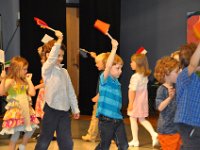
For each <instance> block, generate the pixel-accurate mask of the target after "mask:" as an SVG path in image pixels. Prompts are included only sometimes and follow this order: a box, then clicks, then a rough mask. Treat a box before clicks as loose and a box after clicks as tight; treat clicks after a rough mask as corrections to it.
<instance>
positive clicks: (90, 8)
mask: <svg viewBox="0 0 200 150" xmlns="http://www.w3.org/2000/svg"><path fill="white" fill-rule="evenodd" d="M120 5H121V3H120V0H81V1H80V47H81V48H84V49H87V50H88V51H95V52H96V53H97V54H100V53H102V52H108V51H110V50H111V41H110V39H109V38H108V37H107V36H105V35H104V34H102V33H101V32H100V31H99V30H97V29H95V28H94V22H95V21H96V19H99V20H102V21H104V22H106V23H109V24H110V30H109V33H110V34H111V35H112V36H113V37H114V38H115V39H117V40H118V41H119V40H120V38H119V37H120ZM119 52H120V50H118V53H119ZM97 81H98V71H97V68H96V67H95V62H94V59H92V58H90V57H88V58H83V57H80V95H79V98H80V99H79V104H80V109H81V113H82V114H91V112H92V105H93V103H92V101H91V98H92V97H94V96H95V95H96V87H97Z"/></svg>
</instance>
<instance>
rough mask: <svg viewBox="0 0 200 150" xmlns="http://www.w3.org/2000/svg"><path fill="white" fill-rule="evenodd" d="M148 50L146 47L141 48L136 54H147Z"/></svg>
mask: <svg viewBox="0 0 200 150" xmlns="http://www.w3.org/2000/svg"><path fill="white" fill-rule="evenodd" d="M146 53H147V50H146V49H145V48H144V47H140V48H139V49H138V50H137V51H136V54H146Z"/></svg>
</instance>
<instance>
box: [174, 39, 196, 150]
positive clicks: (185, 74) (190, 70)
mask: <svg viewBox="0 0 200 150" xmlns="http://www.w3.org/2000/svg"><path fill="white" fill-rule="evenodd" d="M190 45H191V44H190ZM190 45H189V44H186V45H185V46H184V47H185V48H184V47H182V48H181V49H180V54H181V55H180V62H181V66H183V70H182V72H181V73H180V74H179V75H178V78H177V83H176V94H177V95H176V102H177V109H176V114H175V119H174V121H175V123H177V127H178V132H179V133H180V135H181V139H182V141H183V144H182V146H181V149H191V150H199V149H200V91H199V89H200V76H199V74H198V72H200V43H199V44H198V46H197V48H196V50H195V51H194V52H193V48H192V47H191V46H190ZM192 52H193V54H192V55H190V54H191V53H192ZM190 56H192V57H190ZM188 62H189V63H188Z"/></svg>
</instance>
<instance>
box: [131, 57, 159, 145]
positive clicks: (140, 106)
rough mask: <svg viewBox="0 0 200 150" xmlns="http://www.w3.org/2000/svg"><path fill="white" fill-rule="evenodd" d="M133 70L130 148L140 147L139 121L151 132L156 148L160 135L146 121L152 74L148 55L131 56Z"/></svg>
mask: <svg viewBox="0 0 200 150" xmlns="http://www.w3.org/2000/svg"><path fill="white" fill-rule="evenodd" d="M131 68H132V70H135V71H136V73H135V74H133V75H132V77H131V80H130V84H129V91H128V97H129V104H128V115H129V116H130V123H131V131H132V136H133V140H132V141H130V142H129V146H139V140H138V124H137V120H138V121H139V122H140V123H141V125H143V126H144V127H145V128H146V129H147V131H149V133H150V134H151V137H152V146H155V145H156V144H157V143H158V140H157V136H158V134H157V133H156V132H155V131H154V129H153V127H152V125H151V124H150V122H149V121H147V120H146V119H145V117H148V115H149V112H148V91H147V83H148V76H149V75H150V73H151V71H150V69H149V66H148V61H147V57H146V55H144V54H133V55H132V56H131Z"/></svg>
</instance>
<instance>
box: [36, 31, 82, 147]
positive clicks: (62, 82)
mask: <svg viewBox="0 0 200 150" xmlns="http://www.w3.org/2000/svg"><path fill="white" fill-rule="evenodd" d="M55 35H56V36H57V38H58V39H57V41H56V42H55V43H54V46H53V47H52V48H51V50H50V52H48V51H47V52H46V57H47V60H46V62H45V63H44V64H43V66H42V77H43V80H44V87H45V97H44V99H45V106H44V112H45V113H44V117H43V121H42V130H41V133H40V137H39V139H38V141H37V144H36V147H35V150H47V149H48V147H49V144H50V142H51V140H52V138H53V134H54V131H56V134H57V142H58V147H59V149H61V150H72V149H73V141H72V137H71V122H70V113H69V109H70V107H71V109H72V112H73V114H74V118H75V119H78V118H79V112H80V111H79V108H78V103H77V98H76V95H75V92H74V89H73V86H72V83H71V80H70V77H69V74H68V72H67V70H66V69H64V68H62V65H61V62H62V61H63V56H64V50H65V47H64V46H63V45H61V44H62V40H63V34H62V33H61V32H60V31H58V30H56V31H55Z"/></svg>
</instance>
